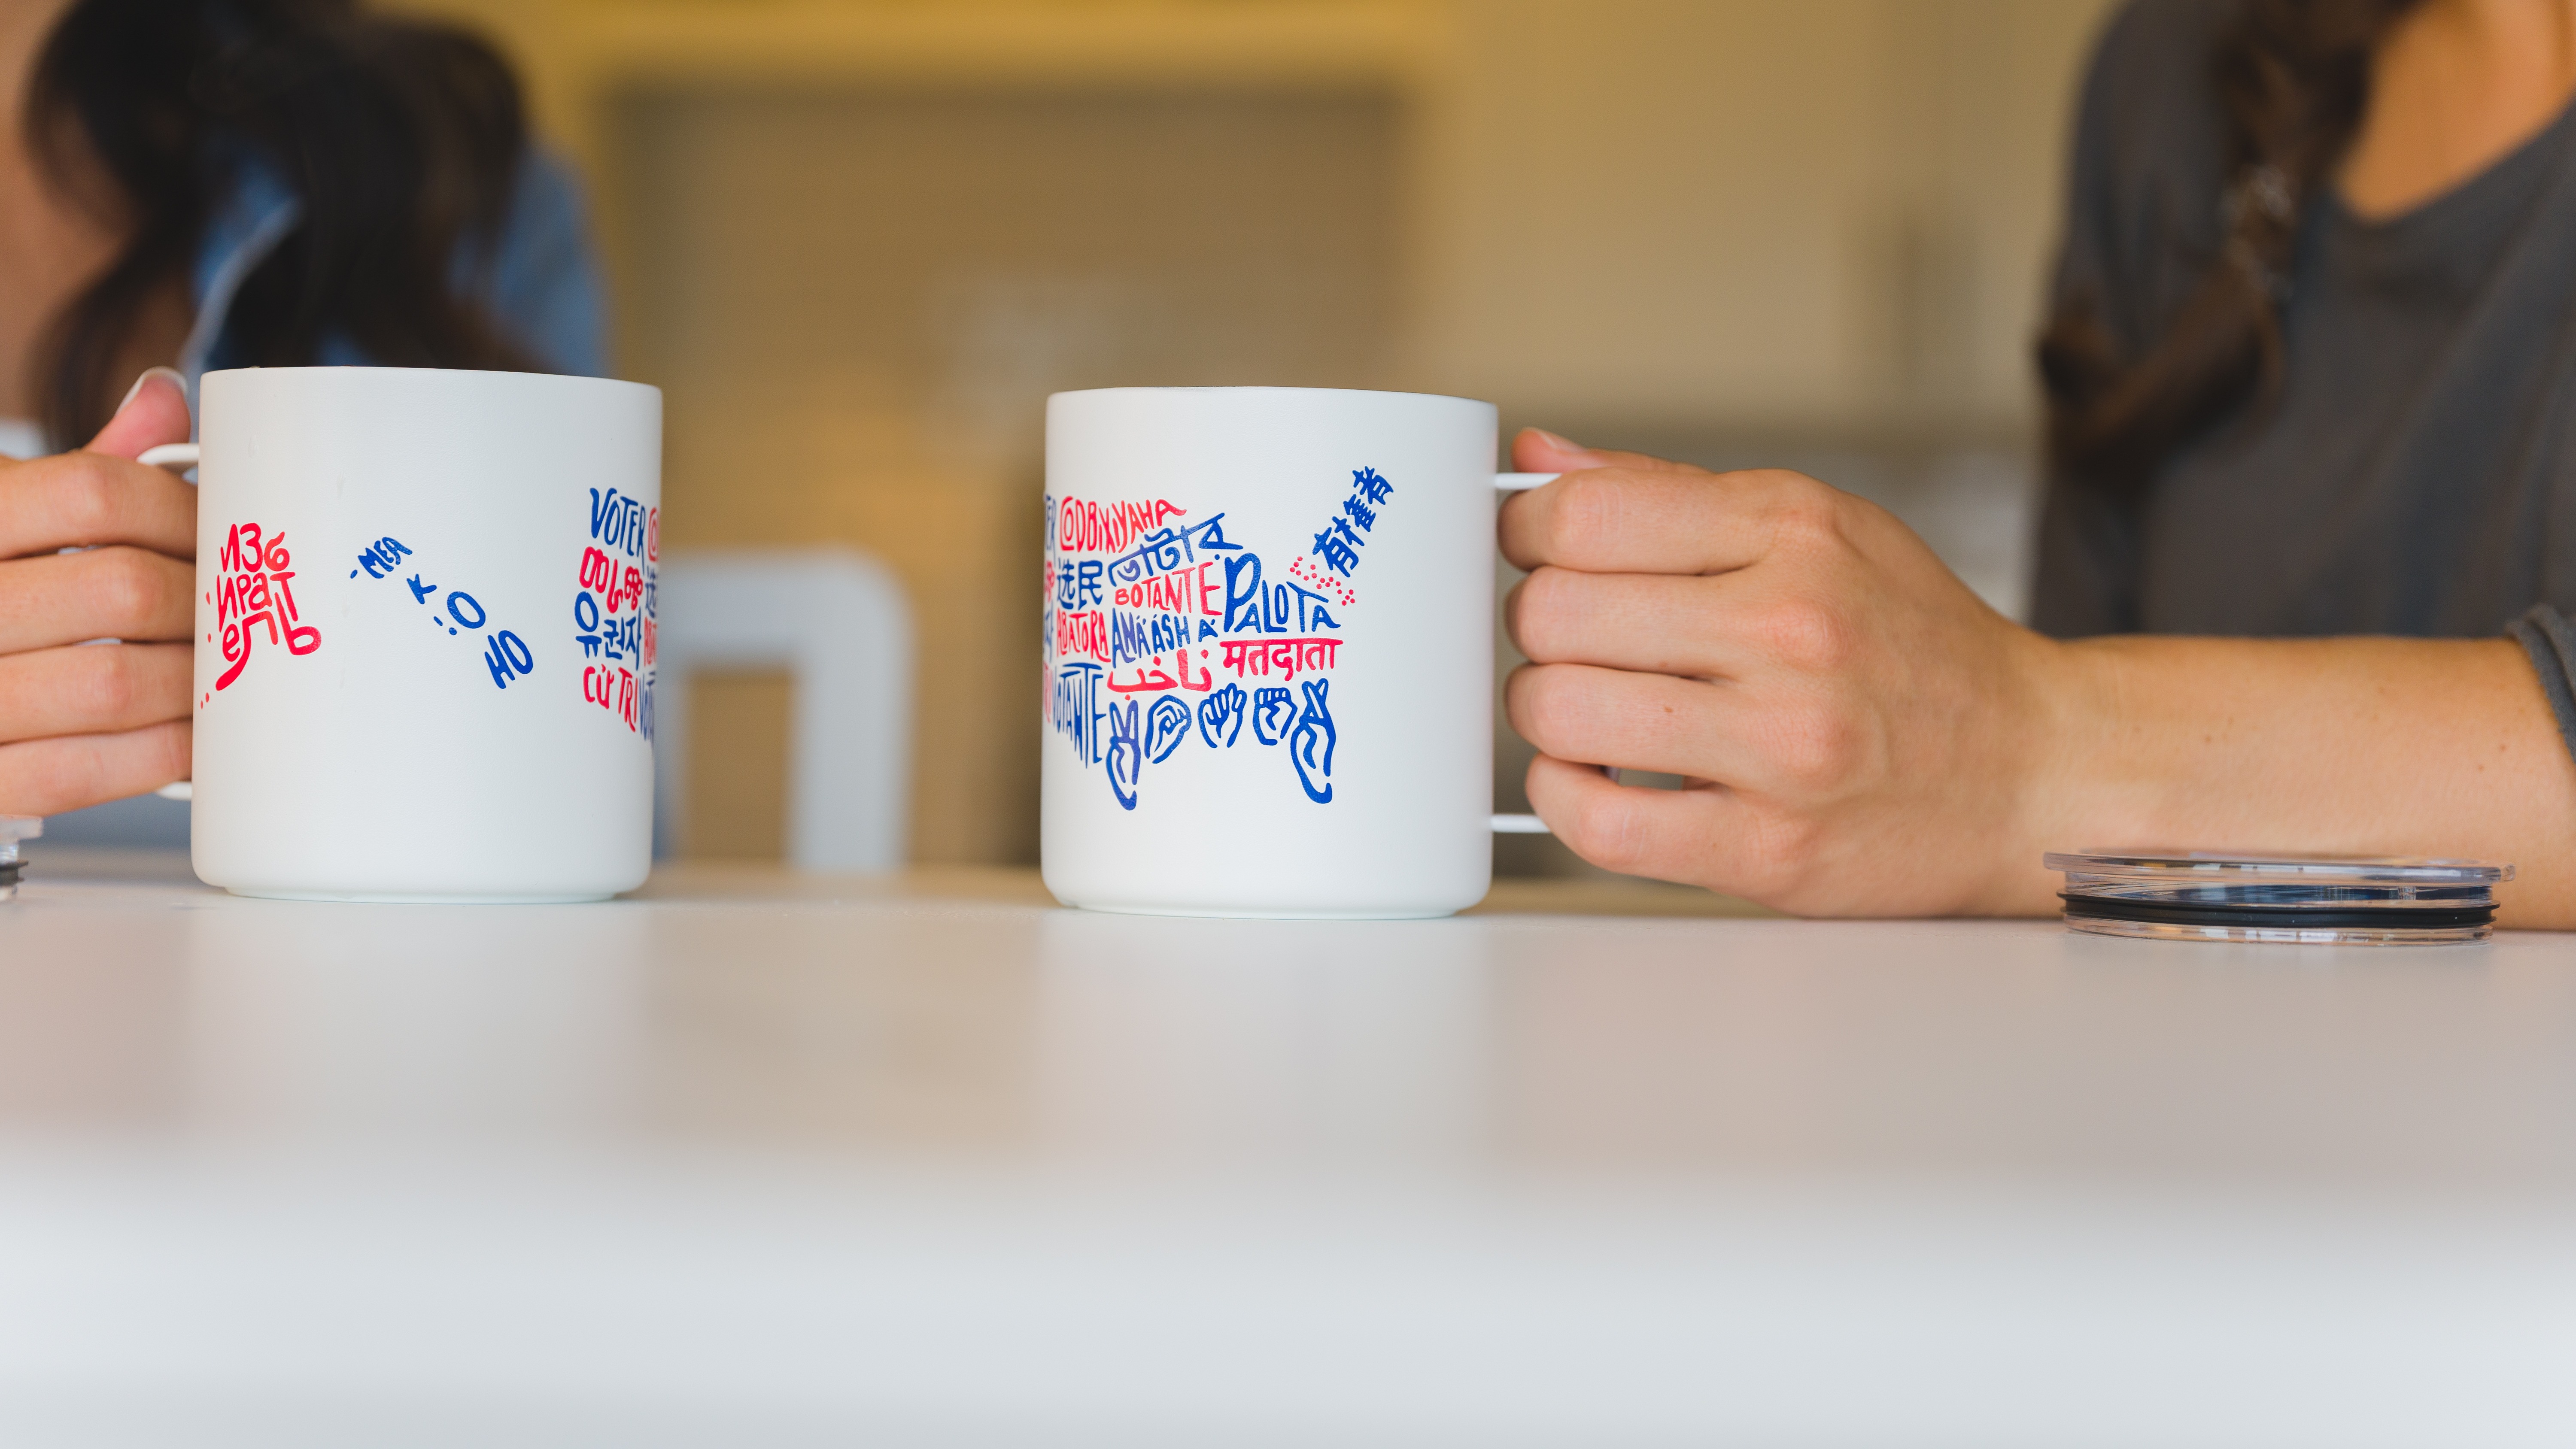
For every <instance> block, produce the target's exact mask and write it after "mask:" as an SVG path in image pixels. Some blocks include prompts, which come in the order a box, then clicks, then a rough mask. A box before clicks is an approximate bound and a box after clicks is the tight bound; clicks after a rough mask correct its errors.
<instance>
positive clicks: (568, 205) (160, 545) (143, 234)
mask: <svg viewBox="0 0 2576 1449" xmlns="http://www.w3.org/2000/svg"><path fill="white" fill-rule="evenodd" d="M0 103H5V104H0V600H5V601H8V602H7V603H6V605H5V606H0V815H9V814H18V815H51V814H54V813H56V812H60V811H66V810H77V809H80V808H81V807H84V806H89V805H93V804H96V803H98V802H101V801H109V800H117V799H120V798H122V797H126V796H132V795H136V794H139V793H142V792H147V791H150V790H153V789H155V788H157V787H159V786H162V785H165V784H168V783H171V782H173V781H176V780H181V779H185V778H186V777H187V774H188V751H189V722H188V721H189V709H188V697H189V690H190V683H189V673H190V665H191V659H190V649H189V646H188V644H187V639H188V635H189V630H190V628H191V614H192V609H191V597H192V595H193V594H194V592H195V563H194V557H195V540H196V522H195V519H196V499H195V493H194V490H193V489H191V488H189V487H188V486H187V485H185V484H184V483H181V482H180V481H178V480H177V479H174V478H172V477H171V476H170V475H169V474H168V473H166V472H164V471H163V470H160V469H157V468H147V467H144V466H143V465H141V464H140V463H137V462H135V461H133V460H134V459H135V458H136V456H137V455H139V454H140V453H142V452H143V451H144V450H145V449H147V448H150V447H153V446H155V445H158V444H162V443H170V442H182V441H185V440H187V438H188V437H189V436H190V435H191V423H190V409H189V406H188V401H189V398H190V396H191V395H193V393H194V390H195V388H196V384H197V379H198V377H199V376H200V375H202V374H203V373H204V372H205V371H207V370H209V369H213V368H224V367H247V366H269V367H290V366H312V365H332V364H348V363H372V364H379V365H385V366H401V367H470V368H491V369H504V370H516V371H541V372H563V373H579V374H587V375H598V374H600V373H601V372H602V371H603V370H604V366H605V364H604V359H603V356H602V335H601V334H602V327H601V308H600V299H599V288H598V282H597V277H596V274H595V272H594V269H593V266H592V262H591V257H590V248H589V242H588V238H587V235H586V228H585V224H584V220H583V215H582V208H581V203H580V199H579V196H578V193H577V191H576V189H575V187H574V185H573V182H572V179H571V177H570V176H569V175H568V174H567V173H566V171H565V170H564V169H563V168H562V167H561V166H560V165H559V164H557V163H556V162H554V161H553V160H551V159H550V158H548V157H546V156H544V155H542V154H539V153H538V152H536V151H534V150H533V149H532V148H531V146H530V143H529V138H528V132H527V125H526V121H525V118H524V116H523V114H522V111H521V106H520V98H519V91H518V86H517V84H516V82H515V81H514V79H513V78H512V76H511V74H510V72H509V70H508V68H507V67H506V65H504V64H503V62H502V61H501V59H500V58H499V57H498V56H496V55H495V54H493V52H492V51H491V50H490V49H488V48H487V47H485V46H484V45H482V44H481V43H479V42H477V41H475V40H473V39H471V38H469V37H467V36H465V35H462V34H459V33H457V32H455V31H452V30H447V29H444V28H440V27H436V26H432V25H427V24H422V23H419V22H416V21H410V20H397V19H391V18H386V17H380V16H374V15H369V14H366V13H364V12H361V11H360V10H358V9H357V8H356V6H355V5H354V4H352V3H350V0H0ZM81 440H87V442H86V444H85V445H83V446H80V447H79V448H78V450H77V451H69V452H65V451H60V450H61V449H63V448H66V447H70V446H72V445H74V444H77V443H80V442H81ZM12 459H15V460H25V461H8V460H12ZM76 548H77V549H82V550H84V551H81V552H65V550H70V549H76ZM105 638H113V639H117V640H121V641H123V642H121V643H117V644H112V645H99V646H95V647H78V646H81V645H82V644H83V642H84V641H88V640H96V639H105ZM145 803H150V802H145ZM173 824H176V825H177V826H178V828H179V830H182V831H183V830H184V815H182V814H178V813H176V812H175V809H174V813H173V814H172V816H171V817H170V819H168V820H165V821H163V822H162V832H163V833H164V834H169V833H172V832H171V826H172V825H173ZM168 843H173V844H181V843H184V835H180V836H179V837H178V838H176V839H173V840H171V841H169V842H168Z"/></svg>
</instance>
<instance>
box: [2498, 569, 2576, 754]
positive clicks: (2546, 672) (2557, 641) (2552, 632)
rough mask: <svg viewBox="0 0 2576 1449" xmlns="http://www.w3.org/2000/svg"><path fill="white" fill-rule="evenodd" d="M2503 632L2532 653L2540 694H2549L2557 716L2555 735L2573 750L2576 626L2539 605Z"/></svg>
mask: <svg viewBox="0 0 2576 1449" xmlns="http://www.w3.org/2000/svg"><path fill="white" fill-rule="evenodd" d="M2506 632H2507V633H2509V634H2511V635H2513V637H2514V638H2515V639H2516V640H2517V641H2519V642H2520V643H2521V645H2522V650H2523V652H2524V653H2526V654H2528V655H2530V656H2531V667H2532V668H2533V669H2534V670H2535V671H2537V672H2538V673H2539V675H2540V690H2541V693H2543V694H2546V695H2548V696H2549V711H2550V713H2552V714H2554V715H2556V716H2558V737H2559V738H2560V739H2562V740H2565V741H2566V742H2567V748H2568V750H2569V751H2571V752H2576V625H2571V624H2569V623H2568V622H2567V616H2566V615H2564V614H2561V613H2559V612H2558V611H2557V610H2556V609H2553V608H2551V607H2549V606H2548V605H2547V604H2540V605H2537V606H2535V607H2534V608H2533V609H2532V611H2531V612H2530V613H2528V614H2525V615H2523V616H2522V617H2521V618H2519V619H2516V620H2514V621H2513V624H2512V625H2511V626H2510V627H2509V628H2508V629H2507V630H2506Z"/></svg>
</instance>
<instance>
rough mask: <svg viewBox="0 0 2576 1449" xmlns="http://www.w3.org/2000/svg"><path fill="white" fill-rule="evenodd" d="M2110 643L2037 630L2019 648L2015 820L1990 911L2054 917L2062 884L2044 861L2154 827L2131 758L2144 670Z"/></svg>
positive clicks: (2010, 739)
mask: <svg viewBox="0 0 2576 1449" xmlns="http://www.w3.org/2000/svg"><path fill="white" fill-rule="evenodd" d="M2105 642H2106V641H2100V640H2060V639H2052V638H2049V637H2048V636H2046V635H2043V634H2039V633H2036V632H2032V631H2029V630H2021V631H2017V637H2016V638H2015V639H2014V640H2013V643H2012V663H2011V666H2010V669H2009V671H2008V673H2009V677H2010V678H2012V679H2013V681H2014V689H2013V693H2012V697H2011V699H2010V701H2009V703H2008V711H2009V717H2010V719H2011V721H2012V727H2011V728H2009V729H2007V730H2006V731H2005V738H2006V741H2007V746H2006V748H2007V749H2008V750H2009V752H2010V754H2009V758H2008V760H2007V762H2006V770H2007V777H2006V778H2007V781H2008V794H2007V798H2008V799H2009V800H2010V801H2011V810H2010V813H2009V816H2008V821H2009V823H2008V827H2007V828H2006V829H2005V830H2004V832H2003V833H2002V839H2001V840H2000V841H1999V842H1998V849H1997V851H1996V855H1995V858H1994V859H1993V860H1992V862H1991V875H1990V879H1989V881H1988V885H1987V890H1986V895H1987V897H1988V899H1987V900H1986V902H1984V904H1983V908H1984V909H1986V910H1988V911H1990V912H1991V913H1993V914H1997V915H2035V914H2048V913H2052V912H2054V911H2055V910H2056V908H2057V890H2058V888H2059V885H2060V881H2059V879H2058V877H2057V876H2056V875H2055V874H2054V873H2053V872H2051V871H2050V870H2048V868H2047V867H2046V866H2044V865H2042V864H2041V863H2040V858H2041V857H2042V856H2043V855H2045V854H2047V853H2048V852H2049V851H2052V850H2084V849H2090V848H2092V847H2094V846H2096V845H2106V846H2119V845H2126V844H2132V843H2135V842H2134V840H2133V836H2134V835H2135V832H2136V831H2137V830H2138V829H2140V828H2142V826H2143V825H2144V823H2145V822H2144V821H2143V820H2142V819H2140V818H2139V816H2140V807H2141V805H2142V804H2143V803H2144V802H2142V801H2140V800H2138V799H2136V798H2135V795H2136V791H2135V787H2134V779H2135V776H2134V774H2133V772H2132V771H2130V770H2128V769H2126V768H2124V759H2123V752H2122V748H2121V736H2122V734H2123V732H2124V731H2125V730H2128V729H2130V728H2133V722H2132V721H2131V718H2130V712H2129V710H2128V709H2127V707H2126V706H2125V705H2124V703H2123V701H2124V700H2125V699H2127V698H2128V697H2129V696H2130V695H2131V694H2132V693H2133V692H2134V690H2135V688H2136V685H2135V681H2134V674H2135V669H2134V664H2135V661H2134V660H2132V659H2130V658H2128V657H2127V651H2124V650H2122V649H2120V648H2118V647H2117V646H2116V642H2113V643H2112V647H2108V648H2106V647H2104V644H2105ZM2132 763H2133V762H2132ZM2097 837H2098V838H2097Z"/></svg>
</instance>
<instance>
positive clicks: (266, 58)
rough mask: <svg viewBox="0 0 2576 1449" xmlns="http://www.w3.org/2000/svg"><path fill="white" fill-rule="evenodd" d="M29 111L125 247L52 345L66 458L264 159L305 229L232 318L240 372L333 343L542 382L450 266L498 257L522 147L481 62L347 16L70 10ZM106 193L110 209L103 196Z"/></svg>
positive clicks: (323, 9)
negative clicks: (137, 332)
mask: <svg viewBox="0 0 2576 1449" xmlns="http://www.w3.org/2000/svg"><path fill="white" fill-rule="evenodd" d="M27 106H28V112H27V117H26V121H27V134H28V135H29V136H30V137H31V138H32V139H33V141H34V143H35V150H36V154H37V155H38V156H39V157H40V158H42V160H43V163H44V164H45V166H46V168H47V170H48V172H49V174H50V176H51V178H52V179H53V180H54V182H55V183H56V184H57V185H58V186H59V187H60V188H61V189H62V190H63V191H64V192H65V194H67V195H71V196H76V197H79V196H86V197H89V198H90V199H91V201H92V204H96V205H105V206H112V207H113V210H114V217H115V220H116V221H118V222H119V223H120V224H122V225H124V226H125V227H126V228H127V229H128V230H127V236H128V240H127V242H126V244H125V247H124V249H123V250H122V251H121V252H120V253H119V254H118V255H117V256H116V258H115V259H114V261H112V262H111V263H110V264H109V265H108V266H107V268H106V270H105V271H104V272H102V273H101V274H100V275H99V276H98V278H97V279H96V280H95V281H94V282H92V283H91V284H90V286H89V287H88V289H87V290H86V291H83V292H82V293H80V294H79V295H78V296H77V297H75V298H73V299H72V300H71V302H70V303H69V304H68V305H67V306H65V307H64V309H63V310H62V311H61V312H60V313H59V314H57V315H56V316H55V317H54V318H53V319H52V321H51V323H50V325H49V327H48V328H47V331H46V333H45V335H44V337H43V339H42V341H41V343H40V344H39V351H38V353H37V359H38V363H39V374H38V375H39V376H40V377H41V378H43V379H44V391H43V393H42V395H41V397H42V404H43V407H44V421H45V424H46V427H47V430H48V431H49V432H50V433H51V434H52V435H53V436H54V437H56V438H64V439H75V438H85V437H88V436H89V435H90V434H91V433H92V432H93V431H95V430H96V429H97V428H98V426H99V425H100V424H102V423H103V422H105V421H106V417H107V414H108V412H109V411H110V410H111V409H112V408H113V407H114V406H115V403H116V400H117V399H118V398H119V397H120V396H122V395H123V392H124V389H125V385H126V383H127V382H128V381H129V379H127V378H125V377H122V376H119V375H117V374H116V368H117V364H118V359H119V357H120V355H121V349H122V348H123V347H124V345H125V344H126V342H127V341H128V340H129V338H130V337H131V335H132V333H133V330H134V328H135V326H136V325H137V323H138V322H139V320H140V318H141V316H142V313H143V312H144V310H145V309H146V308H147V307H148V306H149V305H150V304H151V303H152V302H153V301H154V300H155V299H156V298H158V297H160V296H163V295H165V294H166V289H167V288H169V287H171V286H173V285H179V286H185V285H186V284H187V278H188V275H189V272H190V268H191V266H192V264H193V263H194V261H195V259H196V250H197V246H198V244H199V241H200V240H201V238H202V235H203V232H204V229H205V227H206V225H207V223H208V221H209V219H210V213H211V211H212V209H213V207H214V206H215V205H216V204H217V202H218V201H219V200H220V199H221V197H222V195H223V188H224V187H225V186H226V185H227V184H228V181H229V176H228V171H227V168H228V167H230V166H235V165H239V164H241V163H242V161H243V159H244V158H245V157H248V156H253V155H255V156H257V157H259V158H261V159H262V160H264V161H265V162H266V163H267V164H269V165H270V166H272V167H274V168H275V169H276V171H277V173H278V174H279V175H280V176H281V177H282V178H283V180H284V181H285V183H286V184H287V185H288V186H289V187H291V188H292V189H293V190H294V191H295V193H296V194H297V195H298V196H299V197H300V198H301V199H302V202H303V206H304V215H303V220H302V222H301V223H300V224H299V225H298V226H296V228H295V229H294V230H293V231H292V232H290V233H289V234H288V235H287V237H286V238H285V240H284V241H283V242H282V243H281V244H280V245H279V246H278V247H277V249H276V250H275V251H274V252H272V253H271V254H270V255H269V257H268V258H267V260H266V261H265V262H264V263H262V264H261V265H260V266H259V267H258V268H257V269H256V270H255V271H253V272H252V274H251V275H250V277H249V278H248V279H247V280H246V281H245V282H244V283H243V285H242V288H241V290H240V292H239V293H238V294H237V295H236V297H235V298H234V301H233V305H232V309H231V312H230V314H229V316H228V318H227V322H226V327H227V337H228V339H229V344H228V345H230V346H233V347H237V348H238V351H237V352H236V353H235V354H234V356H235V360H237V361H239V362H243V363H253V364H259V365H263V366H272V367H277V366H292V365H297V364H305V363H311V362H313V361H314V360H315V359H316V355H317V353H318V352H319V350H320V348H321V346H322V344H323V342H324V340H325V339H326V338H329V337H333V336H337V337H341V338H345V339H346V340H347V341H348V342H350V343H352V344H354V345H355V346H356V347H357V348H358V349H359V350H360V351H361V352H363V353H365V354H366V355H367V356H368V357H369V358H370V359H371V360H373V361H376V362H380V363H384V364H387V365H392V366H407V367H495V368H520V369H525V368H528V367H530V366H532V365H533V364H532V363H531V361H530V359H529V358H528V357H527V356H526V355H525V354H524V353H523V351H522V350H521V349H520V348H518V347H516V346H514V345H513V344H512V343H511V342H510V341H509V340H508V339H507V338H506V337H504V336H503V335H502V333H501V331H500V330H499V328H498V327H497V326H496V325H495V323H494V321H493V319H492V318H491V317H490V316H489V315H488V314H487V313H486V311H485V309H484V308H483V307H482V306H481V305H480V304H478V303H476V302H475V301H474V300H472V297H471V292H470V289H460V288H459V287H458V285H457V282H458V280H459V279H458V276H457V269H458V267H459V264H460V263H459V259H460V258H467V259H469V260H468V264H469V265H470V259H471V258H472V257H474V256H475V255H477V254H478V251H479V252H480V253H482V254H488V252H489V250H490V246H489V243H490V242H491V240H492V239H493V237H494V236H495V234H496V233H497V230H498V228H499V226H500V223H501V222H502V220H503V219H504V217H505V216H506V214H507V211H508V207H509V202H510V197H511V194H512V190H513V187H514V185H515V182H516V178H517V173H518V167H519V165H520V161H521V158H522V157H523V155H524V154H525V151H526V146H527V126H526V121H525V119H524V116H523V113H522V111H521V108H520V102H519V91H518V86H517V83H516V82H515V81H514V80H513V79H512V78H511V75H510V72H509V69H508V67H507V66H506V65H505V64H504V63H503V62H502V60H501V59H500V57H499V56H497V55H495V54H494V53H493V52H492V51H491V50H490V48H488V47H486V46H484V45H483V44H481V43H480V42H478V41H475V40H473V39H471V38H469V37H467V36H465V35H462V34H460V33H458V32H455V31H452V30H446V29H441V28H437V27H433V26H428V25H422V24H417V23H413V22H409V21H398V20H390V19H384V18H380V17H376V16H370V15H362V14H360V13H359V12H358V10H357V8H356V6H355V5H354V4H353V3H352V0H78V3H76V4H74V5H73V7H72V8H71V9H70V10H69V11H68V12H67V13H66V14H65V15H64V16H63V19H62V21H61V22H60V23H59V24H58V25H57V26H56V27H55V30H54V33H53V35H52V36H51V37H50V38H49V39H48V40H47V42H46V44H45V47H44V50H43V51H42V53H41V54H40V55H39V56H38V58H37V61H36V66H35V73H34V76H33V83H32V84H31V86H30V87H29V90H28V101H27ZM102 172H103V173H104V179H105V180H106V181H108V182H109V183H111V184H112V186H113V188H114V192H115V194H114V195H113V196H111V197H107V198H98V197H97V196H96V194H95V193H96V190H97V185H96V183H97V181H98V179H100V173H102Z"/></svg>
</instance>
